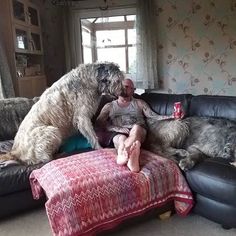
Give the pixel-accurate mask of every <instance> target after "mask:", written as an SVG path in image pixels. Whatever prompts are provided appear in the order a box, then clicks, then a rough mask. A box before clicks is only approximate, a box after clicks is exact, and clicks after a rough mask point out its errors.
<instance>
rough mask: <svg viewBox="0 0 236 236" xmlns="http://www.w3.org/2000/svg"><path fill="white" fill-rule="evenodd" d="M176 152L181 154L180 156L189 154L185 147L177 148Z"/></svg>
mask: <svg viewBox="0 0 236 236" xmlns="http://www.w3.org/2000/svg"><path fill="white" fill-rule="evenodd" d="M176 154H177V155H178V156H179V157H187V156H188V155H189V152H188V151H186V150H184V149H177V150H176Z"/></svg>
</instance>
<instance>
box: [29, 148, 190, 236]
mask: <svg viewBox="0 0 236 236" xmlns="http://www.w3.org/2000/svg"><path fill="white" fill-rule="evenodd" d="M115 158H116V152H115V150H114V149H101V150H96V151H91V152H87V153H82V154H76V155H73V156H70V157H67V158H61V159H57V160H54V161H52V162H50V163H48V164H46V165H44V166H43V167H42V168H40V169H38V170H34V171H33V172H32V173H31V175H30V183H31V188H32V193H33V196H34V198H35V199H38V198H39V197H40V196H41V195H42V194H43V193H44V192H45V193H46V195H47V198H48V200H47V202H46V211H47V215H48V218H49V222H50V225H51V228H52V231H53V234H54V235H71V236H72V235H74V236H75V235H91V234H92V233H94V232H97V231H98V230H101V229H104V228H111V227H114V225H116V224H118V223H119V222H120V221H122V220H124V219H126V218H128V217H131V216H134V215H138V214H142V213H144V212H145V211H146V210H148V209H151V208H153V207H159V206H162V205H163V204H165V203H167V202H169V201H174V204H175V208H176V211H177V213H178V214H180V215H186V214H187V213H188V212H189V211H190V209H191V208H192V205H193V198H192V194H191V191H190V189H189V187H188V185H187V183H186V181H185V179H184V177H183V176H182V174H181V172H180V170H179V168H178V167H177V166H176V164H175V163H174V162H172V161H170V160H167V159H164V158H162V157H159V156H157V155H155V154H153V153H151V152H148V151H145V150H142V151H141V160H142V161H141V168H142V169H141V171H140V172H139V173H134V172H131V171H130V170H129V169H128V168H127V167H126V166H119V165H117V164H116V161H115Z"/></svg>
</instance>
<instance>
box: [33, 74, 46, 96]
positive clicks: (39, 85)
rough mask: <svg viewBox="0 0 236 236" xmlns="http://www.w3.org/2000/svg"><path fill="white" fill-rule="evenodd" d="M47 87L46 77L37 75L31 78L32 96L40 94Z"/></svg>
mask: <svg viewBox="0 0 236 236" xmlns="http://www.w3.org/2000/svg"><path fill="white" fill-rule="evenodd" d="M46 88H47V84H46V77H45V76H37V77H35V78H34V79H33V80H32V90H33V94H34V97H37V96H40V95H41V94H42V93H43V92H44V90H45V89H46Z"/></svg>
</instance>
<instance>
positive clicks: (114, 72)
mask: <svg viewBox="0 0 236 236" xmlns="http://www.w3.org/2000/svg"><path fill="white" fill-rule="evenodd" d="M95 67H96V69H95V77H96V78H97V81H98V90H99V92H100V93H109V94H111V95H114V96H116V97H118V96H119V95H120V94H121V92H122V91H123V86H122V81H123V80H124V74H123V73H122V72H121V71H120V69H119V66H118V65H116V64H114V63H100V64H95Z"/></svg>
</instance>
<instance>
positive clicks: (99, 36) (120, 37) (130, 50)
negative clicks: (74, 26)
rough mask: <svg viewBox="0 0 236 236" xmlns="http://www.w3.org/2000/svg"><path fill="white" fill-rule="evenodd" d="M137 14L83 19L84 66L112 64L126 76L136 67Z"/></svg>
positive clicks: (81, 21)
mask: <svg viewBox="0 0 236 236" xmlns="http://www.w3.org/2000/svg"><path fill="white" fill-rule="evenodd" d="M135 18H136V17H135V15H129V14H127V15H122V16H120V15H119V16H110V17H96V18H83V19H80V25H81V31H82V34H81V37H82V39H81V43H82V54H83V55H82V60H83V63H91V62H96V61H111V62H115V63H117V64H118V65H119V66H120V68H121V70H123V71H124V72H126V73H134V72H135V67H136V32H135V28H134V22H135Z"/></svg>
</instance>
